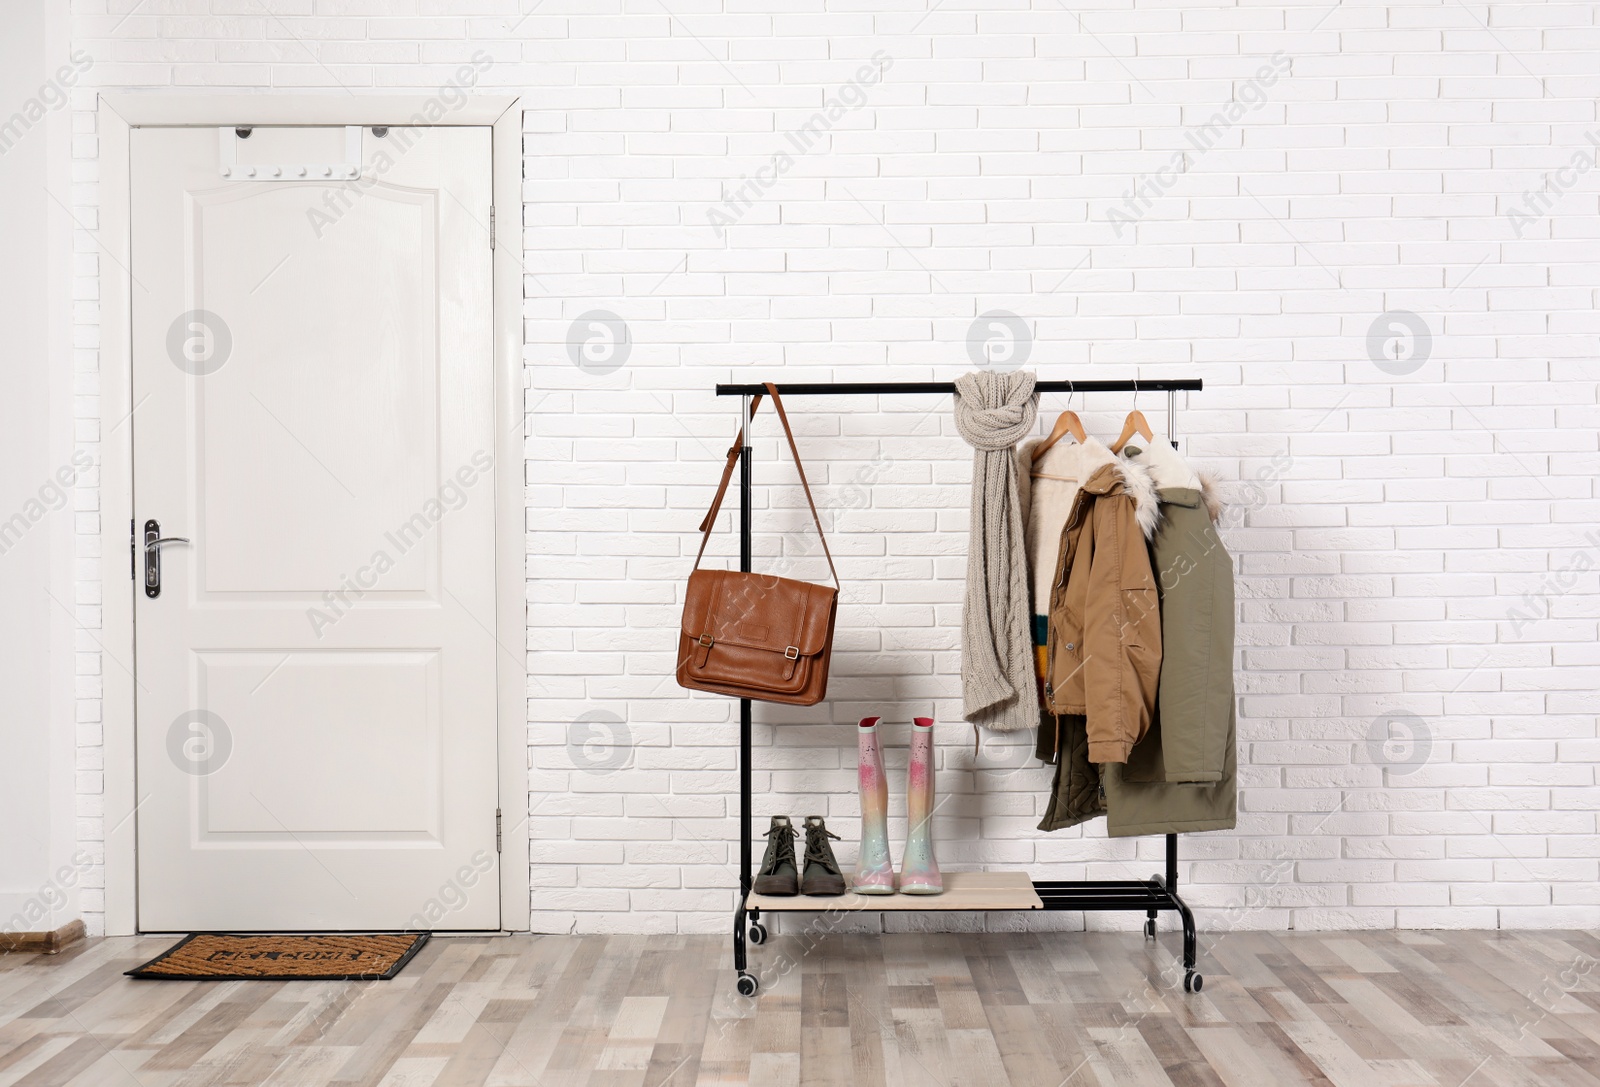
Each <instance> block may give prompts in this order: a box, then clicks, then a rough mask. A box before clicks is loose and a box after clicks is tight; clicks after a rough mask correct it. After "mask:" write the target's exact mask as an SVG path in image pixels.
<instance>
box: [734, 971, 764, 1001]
mask: <svg viewBox="0 0 1600 1087" xmlns="http://www.w3.org/2000/svg"><path fill="white" fill-rule="evenodd" d="M760 987H761V983H760V982H758V981H757V980H756V976H755V975H754V974H740V975H739V995H740V996H755V995H756V990H757V989H759V988H760Z"/></svg>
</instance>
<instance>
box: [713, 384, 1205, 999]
mask: <svg viewBox="0 0 1600 1087" xmlns="http://www.w3.org/2000/svg"><path fill="white" fill-rule="evenodd" d="M1202 387H1203V385H1202V382H1201V380H1200V379H1199V378H1178V379H1160V380H1145V379H1138V380H1130V381H1040V382H1038V383H1037V384H1036V385H1035V388H1036V389H1037V390H1038V391H1039V392H1067V393H1071V392H1165V393H1167V394H1168V397H1169V399H1168V424H1167V425H1168V428H1169V433H1172V432H1173V423H1172V419H1173V413H1174V410H1175V402H1174V399H1173V398H1172V394H1173V393H1177V392H1198V391H1200V389H1201V388H1202ZM765 391H766V390H765V387H764V386H763V385H760V384H753V385H752V384H718V385H717V387H716V394H717V395H718V396H738V397H742V398H743V410H742V422H741V433H743V434H744V435H745V439H744V444H743V445H742V446H741V447H740V449H739V569H740V570H741V571H743V572H745V573H749V572H750V563H751V553H752V544H753V531H752V520H751V493H752V490H753V487H752V483H751V475H752V473H751V456H752V450H751V447H750V398H751V397H753V396H756V395H758V394H760V393H764V392H765ZM778 392H779V393H780V394H783V395H787V396H846V395H887V396H894V395H906V394H918V393H921V394H934V395H938V394H953V393H954V392H955V384H954V383H953V382H948V381H946V382H937V381H901V382H800V383H795V384H789V385H778ZM1173 445H1174V447H1176V445H1177V443H1176V442H1173ZM751 729H752V715H751V702H750V699H748V698H741V699H740V700H739V900H738V902H737V903H736V904H735V906H734V911H733V968H734V971H735V974H736V979H735V985H736V987H737V989H738V991H739V995H740V996H744V997H753V996H755V995H756V994H757V993H758V992H759V991H760V990H761V980H760V978H759V977H757V976H756V975H755V974H753V973H751V972H750V970H749V956H748V953H747V946H746V945H747V943H748V944H756V945H761V944H764V943H766V942H767V938H768V932H767V927H766V926H765V925H763V924H761V920H760V919H761V910H760V908H759V907H756V906H750V905H748V903H749V899H750V892H751V889H752V887H753V886H754V877H753V874H752V871H751V867H752V865H751V856H750V848H751V842H752V838H753V835H752V831H751V823H750V815H751V812H750V808H751V793H752V787H751V776H750V775H751V766H750V761H751ZM1166 838H1167V841H1166V872H1165V874H1164V875H1152V876H1151V877H1150V878H1149V879H1148V880H1137V879H1130V880H1033V881H1031V882H1032V885H1033V889H1034V892H1035V893H1036V894H1037V896H1038V901H1039V902H1040V903H1041V904H1042V906H1043V908H1044V909H1046V910H1073V911H1085V910H1096V911H1099V910H1108V911H1132V910H1143V911H1144V912H1145V923H1144V934H1145V936H1146V937H1147V938H1149V939H1154V938H1155V933H1156V914H1157V913H1159V912H1161V911H1163V910H1173V911H1176V912H1177V914H1178V917H1179V919H1180V921H1181V923H1182V926H1183V971H1184V973H1183V991H1184V992H1186V993H1198V992H1200V990H1201V989H1202V988H1203V987H1204V985H1205V978H1204V977H1202V976H1201V975H1200V974H1199V973H1198V972H1196V970H1195V964H1196V944H1197V939H1196V934H1195V926H1194V914H1193V913H1192V912H1191V911H1190V909H1189V905H1188V903H1186V902H1184V900H1183V899H1182V898H1181V897H1179V895H1178V836H1177V835H1176V834H1168V835H1167V836H1166ZM896 897H899V896H896ZM816 901H817V906H818V908H819V909H822V910H825V909H827V906H826V905H825V904H824V902H825V901H826V900H823V899H818V900H816ZM914 908H917V909H925V910H930V911H932V910H937V909H939V908H940V907H938V906H935V905H932V904H929V905H926V906H922V905H918V906H917V907H914ZM1008 908H1020V907H1008ZM1030 908H1034V909H1037V908H1039V907H1038V906H1033V907H1030Z"/></svg>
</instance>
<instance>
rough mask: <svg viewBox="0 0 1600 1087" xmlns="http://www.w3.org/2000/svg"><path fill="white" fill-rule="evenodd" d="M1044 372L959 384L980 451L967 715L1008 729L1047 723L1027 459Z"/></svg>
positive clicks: (966, 609) (963, 413) (967, 609)
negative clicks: (1028, 529) (1021, 476)
mask: <svg viewBox="0 0 1600 1087" xmlns="http://www.w3.org/2000/svg"><path fill="white" fill-rule="evenodd" d="M1033 386H1034V375H1033V373H1032V372H1031V371H1026V370H1019V371H1016V372H1015V373H1009V374H1001V373H993V372H989V371H981V370H980V371H975V372H973V373H970V374H967V375H965V376H963V377H960V378H958V379H957V380H956V398H955V401H956V402H955V408H956V430H957V431H958V432H960V434H961V437H963V438H964V439H966V442H967V444H968V445H970V446H972V447H973V450H974V452H973V454H972V520H971V530H970V535H969V537H968V540H967V596H966V601H965V603H964V605H963V607H962V617H961V627H962V630H961V635H962V638H961V697H962V716H963V717H964V718H966V720H968V721H970V722H972V723H973V724H974V725H982V726H983V727H985V728H992V729H995V730H997V731H1001V732H1011V731H1015V730H1017V729H1022V728H1033V727H1034V726H1036V725H1037V724H1038V723H1039V692H1038V689H1037V687H1036V686H1035V682H1034V668H1033V657H1034V650H1033V634H1032V630H1031V622H1032V615H1033V605H1032V601H1031V599H1030V597H1029V592H1028V556H1027V550H1026V542H1025V540H1024V536H1023V526H1022V507H1021V503H1020V501H1019V500H1018V498H1017V462H1016V457H1015V455H1014V454H1013V452H1012V450H1013V448H1014V447H1015V446H1016V444H1017V442H1018V441H1020V440H1021V439H1022V438H1023V437H1024V436H1025V435H1026V434H1027V433H1028V431H1029V429H1030V428H1031V427H1032V426H1033V420H1034V417H1035V416H1036V415H1037V413H1038V407H1039V398H1038V396H1037V395H1035V393H1034V389H1033Z"/></svg>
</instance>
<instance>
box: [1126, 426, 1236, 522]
mask: <svg viewBox="0 0 1600 1087" xmlns="http://www.w3.org/2000/svg"><path fill="white" fill-rule="evenodd" d="M1121 459H1122V462H1123V463H1124V464H1137V465H1142V466H1143V467H1144V468H1145V469H1146V471H1147V473H1148V474H1149V476H1150V479H1151V480H1152V481H1153V482H1154V483H1155V487H1156V493H1157V494H1158V495H1161V494H1163V493H1164V492H1167V491H1174V490H1191V491H1198V492H1199V493H1200V499H1201V501H1202V502H1203V503H1204V504H1205V507H1206V513H1207V514H1209V515H1210V517H1211V520H1212V522H1213V523H1215V522H1216V521H1217V520H1218V519H1220V518H1221V517H1222V509H1223V506H1224V504H1225V503H1224V501H1223V498H1222V490H1221V486H1220V484H1219V481H1218V479H1217V477H1216V474H1215V473H1214V472H1212V471H1211V470H1210V469H1209V468H1195V467H1192V466H1191V465H1190V464H1189V462H1188V461H1186V460H1184V459H1183V458H1182V457H1180V456H1179V455H1178V452H1177V450H1175V449H1173V448H1172V446H1170V445H1168V444H1167V443H1166V442H1165V441H1163V440H1161V439H1156V440H1155V441H1152V442H1149V443H1148V444H1147V445H1145V444H1140V445H1135V444H1133V443H1129V444H1128V445H1126V446H1123V449H1122V457H1121ZM1185 504H1187V503H1185Z"/></svg>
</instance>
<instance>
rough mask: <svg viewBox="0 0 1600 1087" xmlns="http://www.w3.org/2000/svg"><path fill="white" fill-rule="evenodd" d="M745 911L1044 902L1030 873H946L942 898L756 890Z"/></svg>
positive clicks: (1004, 906)
mask: <svg viewBox="0 0 1600 1087" xmlns="http://www.w3.org/2000/svg"><path fill="white" fill-rule="evenodd" d="M744 905H745V909H750V910H762V911H763V912H772V913H784V912H799V911H806V912H811V913H824V912H827V911H829V910H860V911H863V912H875V911H879V910H895V911H912V910H927V911H933V910H939V911H948V910H1042V909H1044V902H1043V901H1041V900H1040V898H1039V894H1038V892H1037V891H1035V890H1034V889H1033V880H1031V879H1029V878H1028V873H1026V872H946V873H945V874H944V894H940V895H903V894H892V895H858V894H854V893H846V894H842V895H831V896H828V897H826V898H822V897H817V898H812V897H808V896H806V895H795V896H793V897H789V896H782V897H780V896H777V895H758V894H756V893H755V892H754V891H751V892H750V895H749V897H747V898H746V899H745V900H744Z"/></svg>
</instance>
